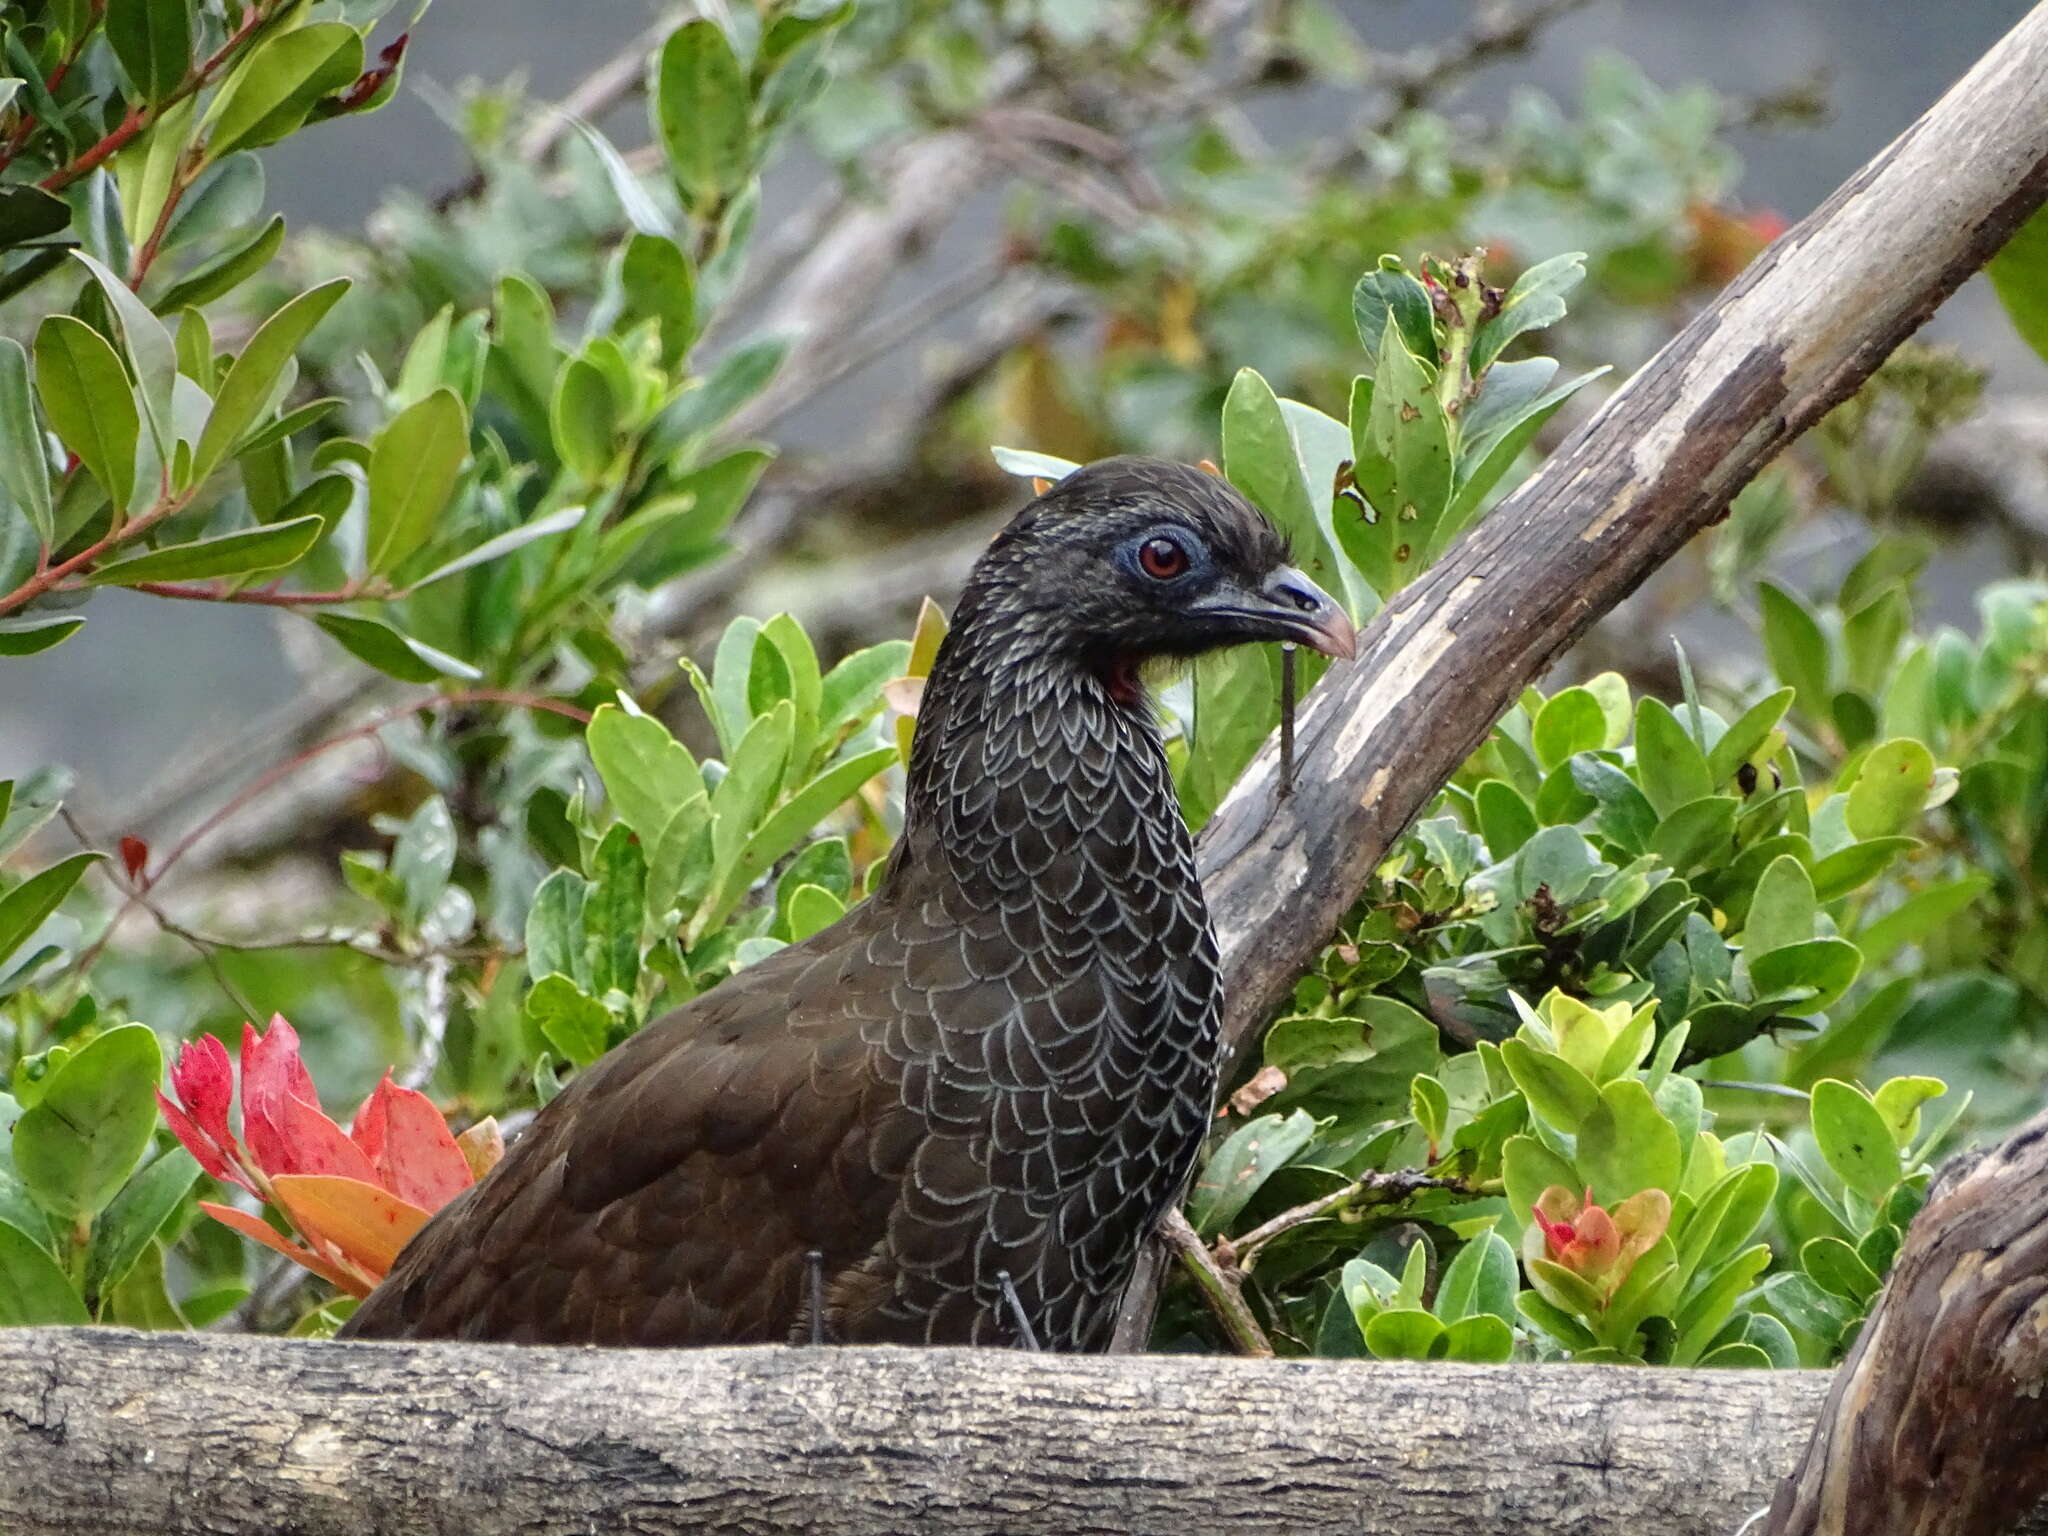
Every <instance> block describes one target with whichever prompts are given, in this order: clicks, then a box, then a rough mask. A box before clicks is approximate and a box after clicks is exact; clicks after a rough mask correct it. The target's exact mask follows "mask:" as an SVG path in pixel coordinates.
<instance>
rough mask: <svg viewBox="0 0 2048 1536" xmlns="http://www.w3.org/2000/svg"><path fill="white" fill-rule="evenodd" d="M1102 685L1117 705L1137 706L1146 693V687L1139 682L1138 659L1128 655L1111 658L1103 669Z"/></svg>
mask: <svg viewBox="0 0 2048 1536" xmlns="http://www.w3.org/2000/svg"><path fill="white" fill-rule="evenodd" d="M1102 685H1103V687H1105V688H1107V689H1108V690H1109V696H1110V697H1111V698H1112V699H1115V700H1116V701H1117V703H1119V704H1123V705H1126V706H1129V705H1132V704H1136V703H1137V702H1138V698H1139V695H1140V694H1142V693H1143V692H1144V685H1143V684H1142V683H1140V682H1139V681H1138V658H1137V657H1135V656H1131V655H1128V654H1119V655H1115V656H1112V657H1110V658H1109V661H1108V662H1107V663H1106V664H1105V665H1104V666H1103V669H1102Z"/></svg>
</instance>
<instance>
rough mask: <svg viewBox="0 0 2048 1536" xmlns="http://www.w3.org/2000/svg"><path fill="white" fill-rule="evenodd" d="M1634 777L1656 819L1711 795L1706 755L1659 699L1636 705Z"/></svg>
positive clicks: (1712, 781) (1647, 699)
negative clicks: (1653, 810)
mask: <svg viewBox="0 0 2048 1536" xmlns="http://www.w3.org/2000/svg"><path fill="white" fill-rule="evenodd" d="M1636 777H1637V778H1638V779H1639V780H1640V781H1641V783H1642V787H1643V793H1644V794H1645V795H1647V796H1648V797H1649V800H1650V804H1651V805H1653V806H1655V807H1656V809H1657V814H1658V815H1660V816H1669V815H1670V814H1671V813H1672V812H1673V811H1675V810H1677V809H1678V808H1679V807H1680V806H1682V805H1689V804H1691V803H1692V802H1693V801H1696V800H1702V799H1705V798H1707V797H1709V796H1711V795H1712V794H1713V793H1714V780H1713V776H1712V775H1711V774H1710V773H1709V772H1708V771H1707V759H1706V754H1705V753H1703V752H1702V751H1701V750H1700V747H1699V743H1698V742H1696V741H1694V740H1693V737H1692V733H1691V732H1690V731H1688V730H1687V729H1686V728H1685V727H1684V726H1683V725H1681V724H1679V722H1678V717H1677V716H1676V715H1674V714H1672V713H1671V711H1670V709H1669V708H1668V707H1667V706H1666V705H1665V704H1664V702H1663V700H1661V699H1651V698H1645V699H1641V700H1639V701H1638V702H1637V704H1636Z"/></svg>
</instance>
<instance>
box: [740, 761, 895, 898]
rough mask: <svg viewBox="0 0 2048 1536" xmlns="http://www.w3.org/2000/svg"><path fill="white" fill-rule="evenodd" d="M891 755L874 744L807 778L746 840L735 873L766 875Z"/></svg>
mask: <svg viewBox="0 0 2048 1536" xmlns="http://www.w3.org/2000/svg"><path fill="white" fill-rule="evenodd" d="M895 757H896V750H895V748H893V747H876V748H874V749H872V750H870V751H867V752H863V753H860V754H859V755H858V756H856V757H850V758H847V759H846V760H845V761H843V762H840V763H835V764H834V765H833V766H832V767H830V768H828V769H826V770H825V771H824V772H823V773H821V774H819V775H818V776H817V777H816V778H815V779H812V780H810V781H809V782H808V783H806V784H805V785H804V787H803V788H802V789H800V790H798V791H797V792H796V793H795V794H794V795H792V796H790V798H789V799H788V800H787V801H786V802H785V803H784V804H782V805H780V806H778V807H777V808H776V809H775V812H774V813H773V814H772V815H770V816H769V817H768V818H767V820H765V821H763V822H762V823H761V825H760V827H759V829H758V830H757V831H756V832H755V833H754V835H753V836H752V837H750V838H749V839H747V845H746V847H745V848H744V849H743V850H742V851H741V854H740V858H739V862H738V864H737V866H736V867H735V870H734V873H735V875H737V876H739V877H744V878H745V880H746V881H747V882H748V883H752V881H753V880H756V879H758V878H759V877H760V876H762V875H764V874H766V873H767V872H768V869H769V866H771V865H772V864H774V863H775V861H776V860H777V859H779V858H781V857H782V856H783V855H784V854H786V853H788V852H789V851H790V850H791V849H792V848H794V847H796V845H797V844H798V843H800V842H802V841H803V839H804V837H805V835H806V834H808V833H809V832H810V831H811V829H812V828H814V827H816V826H817V825H818V823H819V822H821V821H823V820H824V819H825V817H826V815H827V814H828V813H829V812H830V811H832V809H833V808H834V807H836V806H838V805H841V804H843V803H844V802H845V801H847V800H850V799H852V798H853V796H854V795H855V794H856V793H858V791H859V790H860V787H861V786H862V785H863V784H865V783H867V781H868V780H869V779H872V778H873V777H874V776H875V775H876V774H878V773H880V772H881V771H882V770H883V769H885V768H887V767H888V766H889V764H890V763H891V762H893V761H894V760H895ZM741 889H742V890H744V889H745V887H744V886H742V887H741Z"/></svg>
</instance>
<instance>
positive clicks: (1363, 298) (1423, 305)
mask: <svg viewBox="0 0 2048 1536" xmlns="http://www.w3.org/2000/svg"><path fill="white" fill-rule="evenodd" d="M1390 319H1391V320H1392V321H1393V323H1394V328H1395V331H1396V333H1397V334H1398V335H1399V336H1400V337H1401V339H1402V341H1403V343H1404V344H1405V345H1406V346H1407V348H1408V350H1409V351H1410V352H1412V353H1414V354H1415V355H1416V356H1417V357H1423V358H1427V359H1429V360H1430V362H1431V363H1432V364H1433V363H1434V362H1435V361H1436V357H1437V340H1436V322H1435V320H1434V319H1433V318H1431V314H1430V303H1429V292H1428V290H1427V289H1425V288H1424V287H1423V286H1422V283H1421V281H1420V280H1419V279H1417V278H1416V277H1415V276H1414V275H1413V274H1411V273H1408V272H1405V271H1402V270H1401V269H1400V268H1399V267H1398V266H1388V265H1385V264H1382V265H1381V266H1380V267H1377V268H1375V269H1374V270H1373V271H1371V272H1368V273H1366V274H1365V276H1363V277H1361V278H1360V279H1359V280H1358V285H1357V286H1356V287H1355V288H1353V289H1352V290H1351V321H1352V324H1353V326H1354V327H1355V328H1356V329H1357V331H1358V344H1359V345H1360V346H1362V347H1364V348H1365V350H1366V351H1367V352H1369V353H1372V354H1373V355H1374V356H1375V357H1377V356H1378V354H1379V351H1380V343H1381V341H1382V340H1383V339H1384V338H1385V336H1386V333H1387V322H1388V321H1389V320H1390Z"/></svg>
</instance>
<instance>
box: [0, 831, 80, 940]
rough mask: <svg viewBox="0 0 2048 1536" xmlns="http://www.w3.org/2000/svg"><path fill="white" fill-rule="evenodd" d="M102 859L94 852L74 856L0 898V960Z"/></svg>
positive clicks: (39, 925) (24, 882) (32, 877)
mask: <svg viewBox="0 0 2048 1536" xmlns="http://www.w3.org/2000/svg"><path fill="white" fill-rule="evenodd" d="M101 857H103V856H102V855H100V854H97V853H74V854H73V855H71V857H70V858H68V859H65V860H62V861H61V862H59V863H56V864H52V865H51V866H50V867H49V868H48V869H45V870H42V871H41V872H39V873H37V874H34V875H31V876H29V878H28V879H26V880H24V881H22V882H21V884H19V885H17V886H16V887H14V889H13V890H11V891H9V892H7V893H6V894H5V895H4V896H0V960H5V959H6V958H7V957H8V956H9V955H11V954H13V953H14V951H15V950H17V949H19V948H20V947H21V945H22V943H23V942H24V941H25V940H26V939H27V938H28V937H29V935H30V934H32V933H34V932H35V931H36V930H37V929H38V928H40V927H42V926H43V919H44V918H46V917H48V916H49V915H50V914H51V913H52V912H54V911H56V910H57V908H58V906H59V905H60V904H61V903H62V902H63V900H64V898H65V897H66V896H68V895H70V894H71V888H72V887H73V886H74V885H76V884H78V880H79V877H80V876H81V875H83V874H84V873H85V872H86V870H87V869H89V868H90V867H91V866H92V865H94V864H96V863H98V862H99V860H100V859H101Z"/></svg>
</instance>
